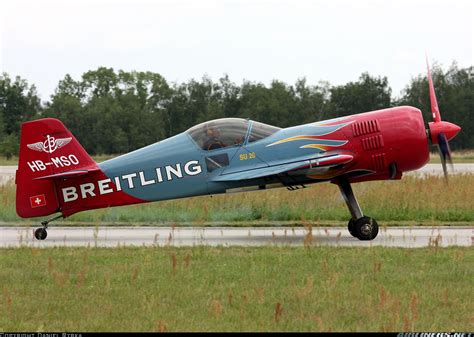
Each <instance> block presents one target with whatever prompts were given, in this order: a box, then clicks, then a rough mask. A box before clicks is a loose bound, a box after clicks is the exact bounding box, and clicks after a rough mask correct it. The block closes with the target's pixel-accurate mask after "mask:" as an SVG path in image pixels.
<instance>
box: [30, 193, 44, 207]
mask: <svg viewBox="0 0 474 337" xmlns="http://www.w3.org/2000/svg"><path fill="white" fill-rule="evenodd" d="M30 205H31V208H36V207H42V206H46V197H45V196H44V194H40V195H35V196H33V197H30Z"/></svg>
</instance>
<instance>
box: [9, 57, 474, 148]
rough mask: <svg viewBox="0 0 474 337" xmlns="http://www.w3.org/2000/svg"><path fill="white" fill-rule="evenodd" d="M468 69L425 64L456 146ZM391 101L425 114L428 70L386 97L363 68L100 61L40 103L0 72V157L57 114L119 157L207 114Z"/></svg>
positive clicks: (287, 114) (473, 89) (283, 122)
mask: <svg viewBox="0 0 474 337" xmlns="http://www.w3.org/2000/svg"><path fill="white" fill-rule="evenodd" d="M472 70H473V68H472V67H469V68H459V67H458V66H457V65H456V64H455V63H453V64H452V65H451V66H450V67H449V69H448V70H447V71H444V70H443V69H442V68H441V67H439V66H435V67H434V68H433V70H432V73H433V80H434V85H435V88H436V94H437V97H438V104H439V107H440V110H441V114H442V117H443V119H444V120H448V121H450V122H453V123H455V124H458V125H460V126H461V127H462V128H463V131H462V132H461V133H460V134H459V135H458V136H457V137H456V138H455V139H454V140H453V141H452V144H451V146H452V148H454V149H473V148H474V132H471V131H470V130H474V111H473V102H474V78H473V74H472ZM397 105H411V106H414V107H417V108H419V109H421V110H422V111H423V114H424V117H425V120H426V121H431V114H430V111H431V110H430V102H429V93H428V81H427V78H426V75H419V76H417V77H415V78H413V79H412V80H411V81H410V83H409V84H408V85H407V86H406V87H405V89H404V90H403V92H402V95H401V97H398V98H393V97H392V90H391V88H390V86H389V83H388V80H387V78H386V77H374V76H371V75H370V74H368V73H363V74H362V75H361V76H360V78H359V79H358V81H355V82H349V83H347V84H344V85H336V86H333V85H330V83H328V82H319V83H318V84H317V85H311V84H308V83H307V81H306V79H304V78H302V79H299V80H297V81H296V83H295V84H294V85H289V84H286V83H284V82H282V81H278V80H274V81H272V82H271V84H270V85H268V86H267V85H264V84H262V83H256V82H250V81H243V83H242V84H241V85H237V84H236V83H234V82H232V81H231V80H230V79H229V77H228V76H227V75H226V76H223V77H222V78H220V79H219V80H217V81H212V80H211V79H210V78H209V77H207V76H204V77H203V78H202V79H200V80H194V79H192V80H189V81H188V82H185V83H169V82H168V81H166V79H165V78H163V77H162V76H161V75H160V74H158V73H153V72H137V71H132V72H125V71H122V70H119V71H115V70H114V69H112V68H105V67H100V68H98V69H97V70H92V71H88V72H86V73H84V74H83V75H82V77H81V79H79V80H74V79H73V78H72V77H71V76H70V75H66V76H65V77H64V79H62V80H60V81H59V83H58V85H57V87H56V90H55V92H54V94H53V95H51V97H50V99H49V100H48V101H46V102H41V100H40V98H39V96H38V94H37V91H36V88H35V86H34V85H33V84H32V85H30V84H29V83H28V82H27V80H25V79H22V78H20V77H16V78H14V79H13V78H11V77H10V76H9V75H8V74H6V73H3V74H2V75H0V155H3V156H6V157H11V156H14V155H17V154H18V145H19V132H20V125H21V123H22V122H25V121H29V120H34V119H38V118H44V117H54V118H59V119H60V120H62V121H63V123H64V124H65V125H66V126H67V127H68V128H69V129H70V130H71V132H72V133H73V134H74V135H75V136H76V138H77V139H78V140H79V142H81V144H82V145H83V146H84V147H85V149H86V150H87V151H88V152H89V153H90V154H103V153H105V154H116V153H125V152H129V151H131V150H134V149H137V148H140V147H143V146H146V145H149V144H151V143H154V142H157V141H159V140H161V139H164V138H167V137H170V136H173V135H175V134H177V133H179V132H182V131H184V130H186V129H188V128H189V127H191V126H193V125H195V124H197V123H200V122H203V121H207V120H210V119H215V118H223V117H241V118H250V119H254V120H257V121H261V122H264V123H268V124H272V125H276V126H280V127H288V126H293V125H298V124H303V123H309V122H314V121H318V120H323V119H329V118H333V117H338V116H345V115H349V114H355V113H360V112H365V111H371V110H376V109H382V108H387V107H391V106H397Z"/></svg>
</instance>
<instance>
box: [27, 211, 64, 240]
mask: <svg viewBox="0 0 474 337" xmlns="http://www.w3.org/2000/svg"><path fill="white" fill-rule="evenodd" d="M62 216H63V215H62V214H60V215H57V216H55V217H54V218H51V219H49V220H45V221H41V225H42V226H43V227H41V228H36V229H35V230H34V232H33V233H34V235H35V238H36V240H44V239H46V237H47V236H48V232H47V231H46V229H47V228H48V224H49V223H50V222H51V221H53V220H56V219H59V218H61V217H62Z"/></svg>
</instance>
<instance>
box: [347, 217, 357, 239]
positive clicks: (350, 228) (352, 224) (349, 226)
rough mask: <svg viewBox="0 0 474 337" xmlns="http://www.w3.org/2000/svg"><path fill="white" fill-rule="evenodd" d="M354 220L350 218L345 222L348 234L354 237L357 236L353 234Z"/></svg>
mask: <svg viewBox="0 0 474 337" xmlns="http://www.w3.org/2000/svg"><path fill="white" fill-rule="evenodd" d="M355 222H356V220H354V219H353V218H351V219H350V220H349V223H348V224H347V229H348V230H349V234H350V235H352V236H353V237H355V238H356V237H357V236H356V234H355V229H354V226H355Z"/></svg>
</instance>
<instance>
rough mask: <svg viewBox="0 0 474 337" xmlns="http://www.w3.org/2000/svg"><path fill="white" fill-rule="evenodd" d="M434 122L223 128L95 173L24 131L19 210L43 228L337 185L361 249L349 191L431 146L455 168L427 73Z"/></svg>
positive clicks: (195, 132) (51, 137)
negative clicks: (81, 218)
mask: <svg viewBox="0 0 474 337" xmlns="http://www.w3.org/2000/svg"><path fill="white" fill-rule="evenodd" d="M428 82H429V92H430V100H431V112H432V122H430V123H429V125H428V129H426V128H425V123H424V120H423V116H422V113H421V111H420V110H418V109H416V108H414V107H410V106H401V107H395V108H389V109H383V110H377V111H371V112H366V113H361V114H357V115H352V116H347V117H341V118H336V119H331V120H327V121H320V122H315V123H309V124H305V125H300V126H294V127H290V128H286V129H280V128H278V127H275V126H270V125H267V124H263V123H259V122H256V121H251V120H245V119H239V118H224V119H217V120H213V121H210V122H206V123H202V124H199V125H197V126H194V127H192V128H190V129H189V130H187V131H186V132H183V133H181V134H178V135H176V136H174V137H171V138H168V139H165V140H163V141H160V142H158V143H155V144H152V145H149V146H147V147H144V148H141V149H138V150H136V151H133V152H130V153H128V154H125V155H122V156H119V157H117V158H113V159H111V160H107V161H105V162H102V163H100V164H97V163H96V162H94V160H92V158H91V157H90V156H89V155H88V154H87V152H86V151H85V150H84V148H83V147H82V146H81V145H80V144H79V142H78V141H77V140H76V138H75V137H74V136H73V135H72V133H71V132H70V131H69V130H68V129H67V128H66V127H65V126H64V125H63V124H62V123H61V122H60V121H59V120H57V119H53V118H44V119H39V120H35V121H31V122H26V123H23V124H22V127H21V141H20V157H19V165H18V170H17V172H16V184H17V193H16V210H17V213H18V215H19V216H21V217H24V218H30V217H39V216H47V215H50V214H54V213H59V215H56V216H55V217H53V218H51V219H49V220H45V221H43V222H42V223H41V224H42V227H40V228H37V229H36V230H35V231H34V235H35V237H36V239H38V240H44V239H45V238H46V236H47V231H46V229H47V227H48V224H49V223H50V222H51V221H53V220H55V219H58V218H60V217H63V218H66V217H68V216H70V215H72V214H75V213H77V212H81V211H86V210H90V209H97V208H104V207H112V206H122V205H130V204H138V203H144V202H150V201H158V200H167V199H176V198H185V197H192V196H198V195H208V194H216V193H226V192H239V191H251V190H263V189H269V188H273V187H282V186H286V187H287V188H288V189H289V190H295V189H299V188H303V187H306V185H309V184H313V183H320V182H332V183H334V184H337V185H338V186H339V188H340V191H341V193H342V195H343V197H344V200H345V201H346V204H347V207H348V208H349V211H350V214H351V219H350V220H349V224H348V229H349V233H350V234H351V235H353V236H354V237H356V238H358V239H360V240H372V239H374V238H375V237H376V236H377V234H378V230H379V229H378V225H377V222H376V221H375V220H374V219H372V218H370V217H367V216H364V214H363V213H362V210H361V208H360V206H359V204H358V202H357V199H356V197H355V195H354V193H353V191H352V188H351V183H356V182H363V181H369V180H387V179H401V177H402V174H403V172H407V171H412V170H416V169H419V168H421V167H422V166H424V165H425V164H426V163H427V162H428V160H429V144H428V142H429V141H430V142H431V144H433V145H437V146H438V148H439V152H440V155H441V161H442V164H443V169H444V173H445V176H446V174H447V168H446V162H449V163H450V164H451V165H452V161H451V154H450V150H449V145H448V141H449V140H451V139H452V138H453V137H454V136H456V134H457V133H458V132H459V131H460V130H461V128H460V127H458V126H457V125H454V124H452V123H449V122H444V121H442V120H441V115H440V112H439V109H438V103H437V101H436V96H435V91H434V87H433V81H432V78H431V72H430V70H429V67H428Z"/></svg>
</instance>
